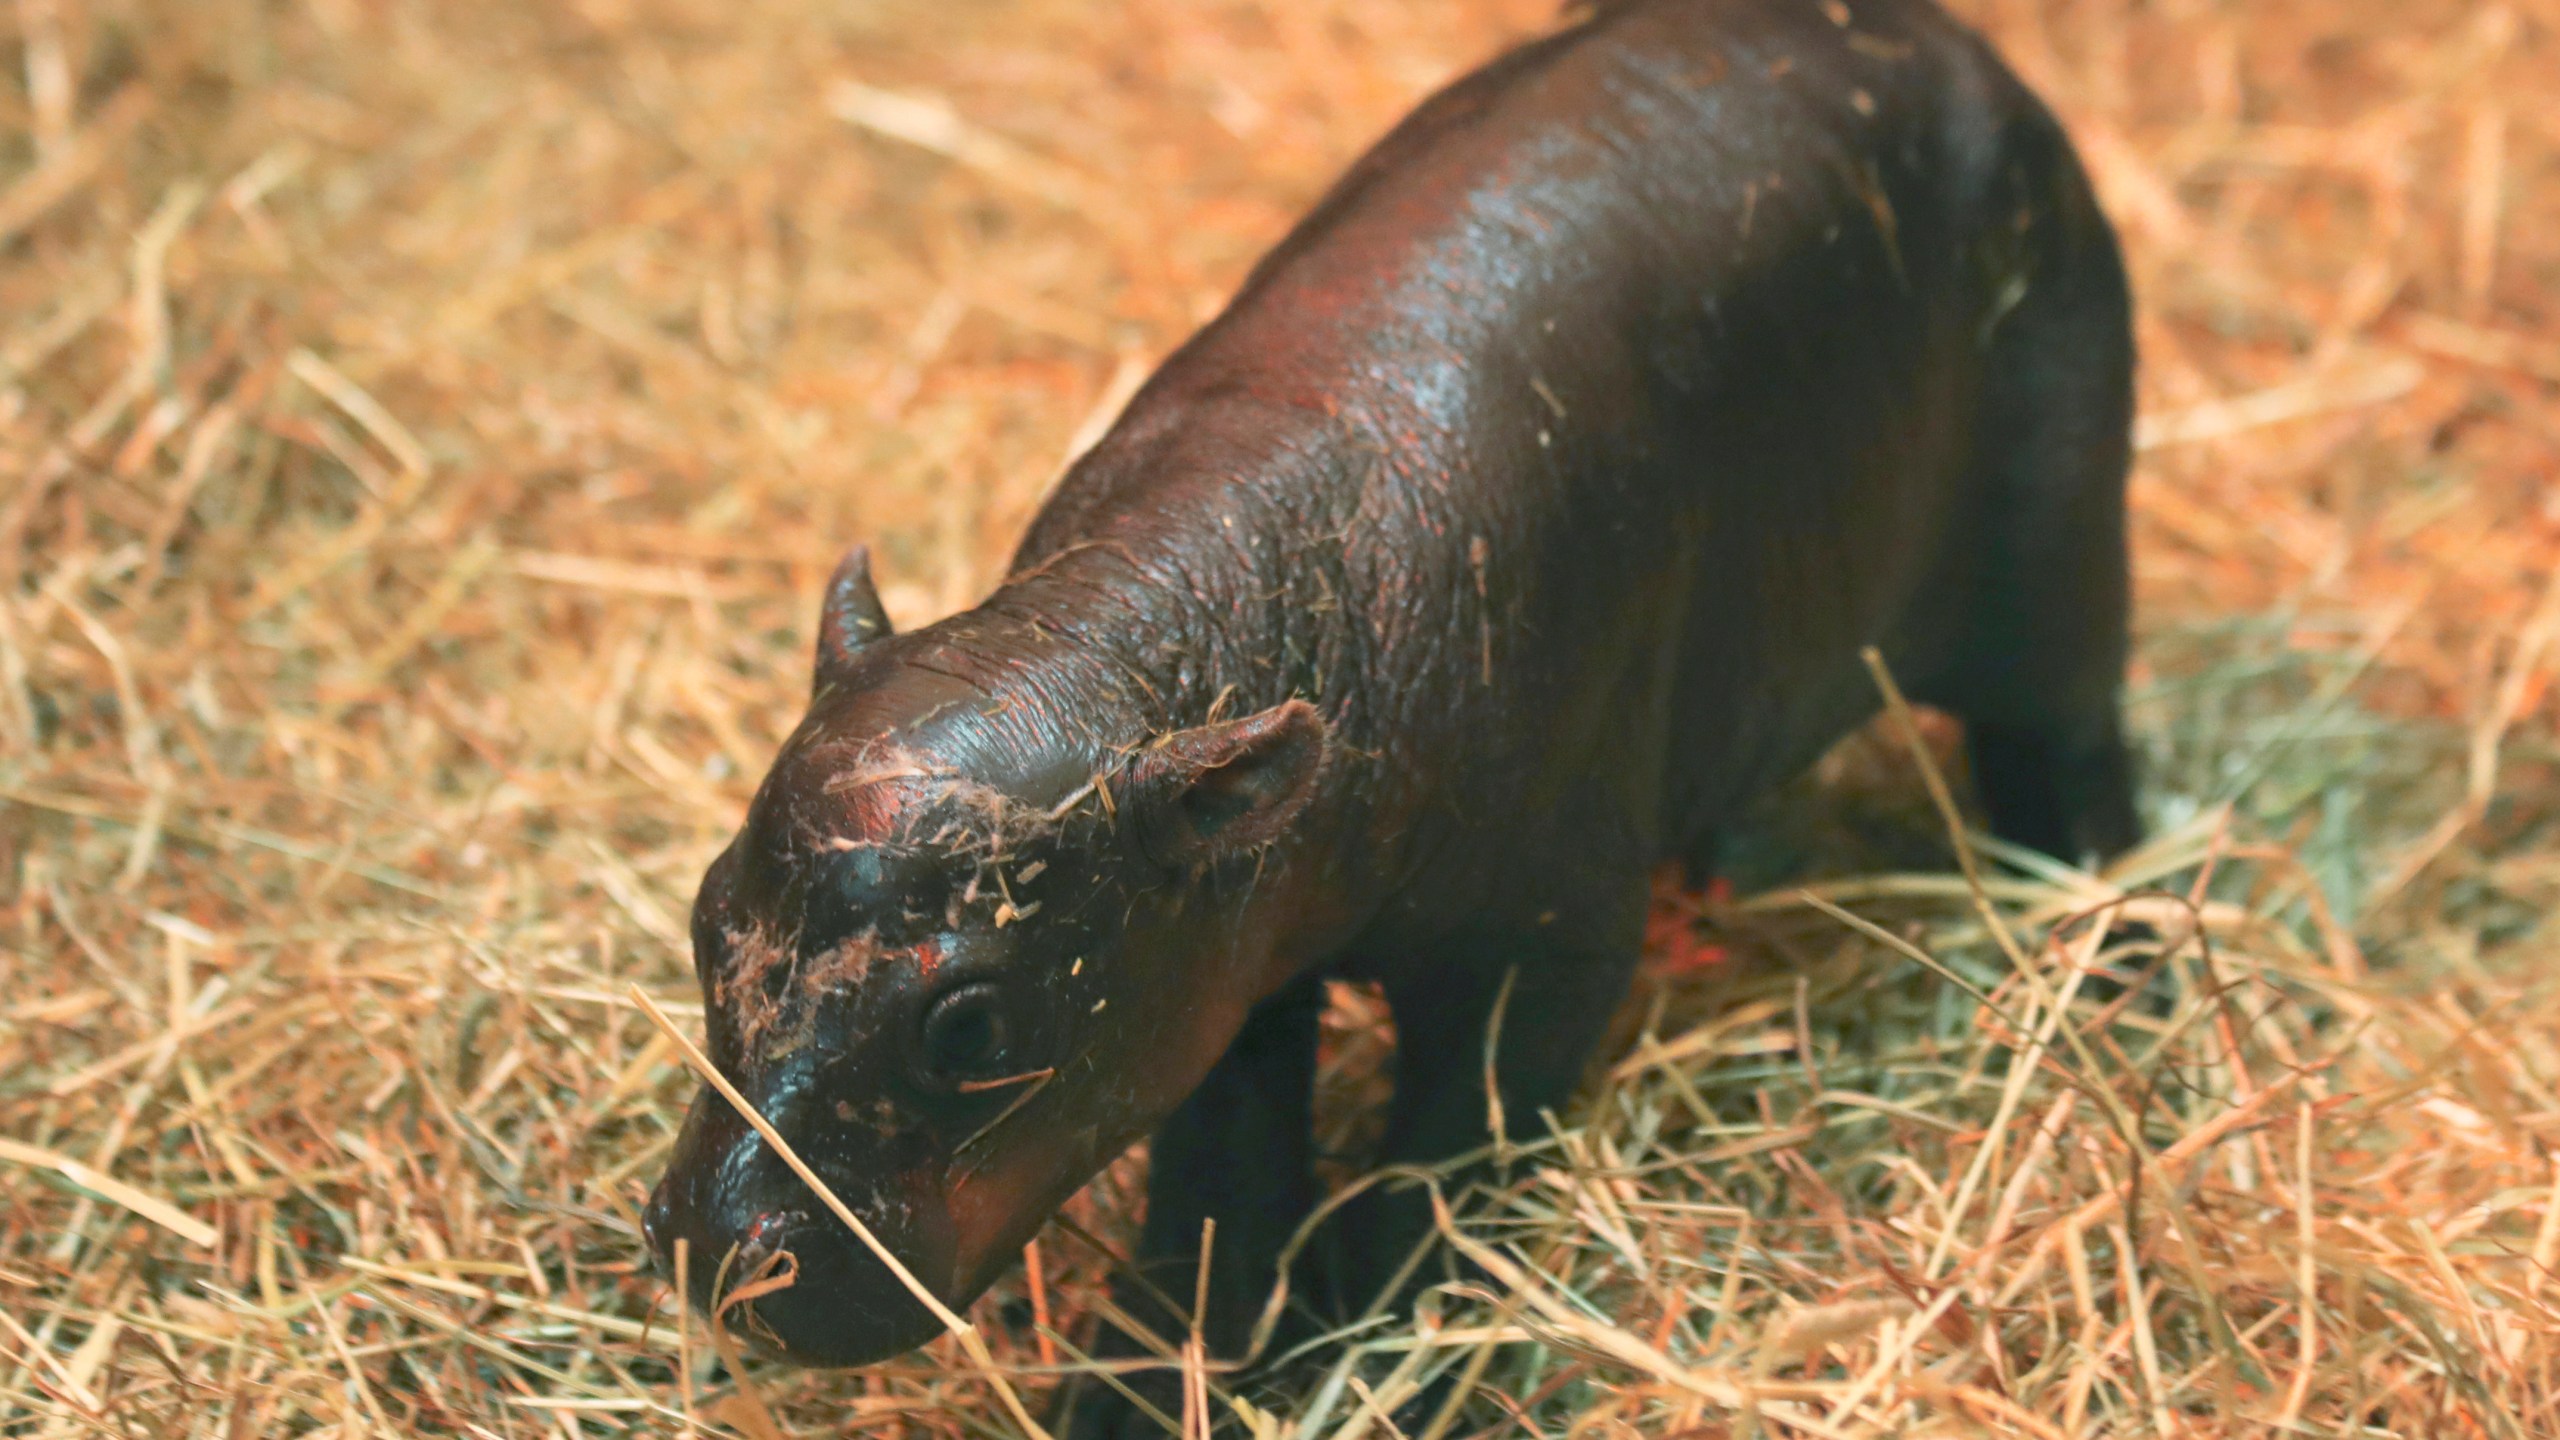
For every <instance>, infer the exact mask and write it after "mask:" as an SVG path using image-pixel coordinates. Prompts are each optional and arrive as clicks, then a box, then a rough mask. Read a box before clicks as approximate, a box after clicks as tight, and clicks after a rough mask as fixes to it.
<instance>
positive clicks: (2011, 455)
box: [1927, 173, 2140, 863]
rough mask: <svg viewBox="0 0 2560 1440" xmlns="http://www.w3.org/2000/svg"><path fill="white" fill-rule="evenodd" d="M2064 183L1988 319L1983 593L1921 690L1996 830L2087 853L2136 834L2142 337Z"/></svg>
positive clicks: (2100, 855)
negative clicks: (2126, 688) (2020, 286)
mask: <svg viewBox="0 0 2560 1440" xmlns="http://www.w3.org/2000/svg"><path fill="white" fill-rule="evenodd" d="M2064 188H2065V190H2066V192H2067V193H2068V194H2069V195H2070V196H2071V197H2072V199H2068V200H2066V201H2064V202H2063V203H2061V204H2059V205H2054V204H2051V203H2048V205H2047V207H2046V213H2045V214H2044V215H2043V216H2042V217H2041V218H2042V220H2043V222H2044V224H2043V229H2042V233H2041V235H2040V236H2038V237H2037V238H2038V239H2040V240H2041V242H2042V244H2041V246H2040V247H2039V248H2040V249H2041V250H2042V252H2043V253H2042V254H2041V255H2040V256H2039V257H2038V261H2037V263H2036V265H2035V267H2034V280H2033V283H2032V284H2031V286H2030V289H2029V291H2028V293H2027V295H2026V296H2025V298H2024V299H2023V300H2021V301H2020V303H2019V304H2018V305H2017V307H2016V308H2015V309H2014V310H2012V311H2011V312H2010V313H2009V314H2008V315H2006V316H2005V317H2003V318H2002V319H2001V321H2000V322H1999V325H1998V328H1997V329H1996V330H1995V331H1994V332H1993V336H1992V340H1991V354H1990V356H1989V357H1987V359H1988V366H1987V379H1986V381H1985V389H1984V395H1983V400H1982V405H1983V408H1982V411H1981V418H1980V421H1979V429H1978V432H1977V443H1976V454H1977V455H1978V456H1979V457H1980V458H1979V460H1978V462H1977V463H1978V464H1979V465H1981V466H1982V467H1983V473H1981V474H1979V475H1977V477H1976V479H1977V482H1978V483H1979V484H1980V486H1981V489H1980V490H1979V491H1978V492H1977V493H1979V494H1980V495H1981V496H1982V510H1981V511H1980V514H1981V515H1982V517H1983V522H1984V523H1983V524H1982V526H1981V535H1980V538H1979V541H1978V543H1979V544H1980V545H1981V546H1982V552H1981V554H1980V555H1979V557H1978V562H1979V566H1980V568H1979V569H1978V570H1977V571H1976V574H1977V576H1978V584H1977V587H1976V590H1975V593H1976V595H1977V596H1978V597H1979V599H1978V607H1977V609H1976V610H1975V611H1974V614H1973V616H1972V617H1971V623H1970V625H1969V626H1968V627H1967V633H1966V634H1965V636H1964V638H1963V640H1962V641H1961V642H1960V644H1959V646H1958V653H1957V657H1956V662H1955V664H1953V665H1952V666H1950V667H1949V668H1948V671H1947V673H1946V674H1945V675H1944V676H1943V677H1942V679H1941V681H1940V683H1939V684H1937V685H1934V686H1931V687H1929V688H1930V689H1931V690H1932V691H1934V692H1935V693H1932V694H1930V695H1928V696H1927V698H1929V699H1931V700H1932V701H1934V702H1935V703H1937V704H1938V705H1939V706H1940V707H1941V708H1944V709H1947V710H1951V711H1953V712H1955V714H1956V715H1958V716H1959V717H1960V718H1961V719H1962V720H1964V722H1965V727H1966V735H1967V750H1968V753H1969V758H1970V759H1971V761H1972V767H1973V773H1974V779H1975V785H1976V789H1977V791H1978V792H1979V793H1980V795H1981V797H1982V802H1983V806H1984V808H1985V809H1986V810H1987V811H1988V812H1989V815H1990V820H1991V825H1992V829H1993V830H1994V831H1995V832H1996V833H1998V834H1999V835H2000V836H2001V837H2002V838H2004V839H2007V840H2010V841H2013V842H2015V843H2018V844H2021V845H2026V846H2029V847H2032V848H2034V849H2037V850H2041V851H2043V852H2045V853H2046V854H2049V855H2053V856H2056V857H2057V858H2060V859H2064V860H2069V861H2072V862H2074V863H2085V862H2087V861H2089V860H2092V859H2105V858H2107V857H2110V856H2112V855H2115V854H2117V853H2118V852H2120V851H2123V850H2125V849H2127V848H2129V847H2130V846H2132V844H2133V843H2134V842H2135V841H2136V840H2137V839H2138V838H2139V837H2140V822H2139V820H2138V819H2137V818H2136V815H2135V811H2134V803H2133V772H2132V765H2131V763H2130V760H2129V758H2128V756H2127V753H2126V749H2125V742H2124V733H2123V726H2122V720H2121V716H2120V703H2121V696H2122V691H2123V685H2124V668H2125V660H2126V656H2127V652H2128V650H2129V648H2130V647H2129V640H2128V630H2127V622H2128V613H2129V610H2130V585H2129V578H2128V574H2127V562H2126V553H2125V477H2126V473H2127V471H2128V469H2129V468H2130V465H2131V460H2132V422H2133V340H2132V333H2131V319H2130V315H2129V312H2128V300H2127V292H2126V285H2125V278H2124V271H2123V267H2122V263H2121V261H2120V259H2119V258H2118V255H2117V252H2116V249H2115V246H2114V243H2113V241H2112V240H2111V239H2110V238H2109V236H2108V235H2107V234H2106V232H2105V230H2104V228H2103V226H2102V224H2101V223H2100V222H2098V221H2097V220H2096V219H2095V212H2094V209H2093V208H2092V207H2090V206H2089V205H2088V203H2087V202H2086V199H2085V192H2083V191H2081V190H2080V188H2079V186H2078V182H2077V176H2076V173H2075V174H2074V175H2073V176H2072V177H2071V184H2069V185H2067V186H2066V187H2064ZM2074 200H2076V201H2077V202H2078V203H2073V201H2074Z"/></svg>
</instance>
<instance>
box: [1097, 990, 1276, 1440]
mask: <svg viewBox="0 0 2560 1440" xmlns="http://www.w3.org/2000/svg"><path fill="white" fill-rule="evenodd" d="M1323 1002H1324V987H1323V985H1322V984H1321V983H1320V982H1318V981H1317V980H1315V979H1314V978H1312V977H1310V978H1308V979H1306V980H1302V981H1300V982H1298V983H1296V984H1293V985H1291V986H1290V987H1289V988H1288V989H1286V990H1283V991H1282V992H1280V993H1279V994H1278V995H1275V996H1273V997H1272V998H1271V999H1269V1000H1266V1001H1264V1002H1263V1003H1262V1004H1261V1005H1259V1006H1257V1007H1255V1009H1254V1011H1253V1014H1252V1015H1251V1017H1249V1018H1248V1019H1247V1020H1246V1022H1245V1027H1244V1029H1243V1030H1242V1031H1241V1032H1239V1033H1238V1034H1237V1036H1236V1038H1235V1040H1234V1041H1233V1042H1232V1043H1230V1044H1229V1045H1228V1047H1227V1052H1226V1054H1225V1055H1224V1056H1223V1057H1221V1058H1220V1059H1219V1061H1218V1064H1217V1066H1216V1068H1214V1069H1212V1070H1211V1071H1210V1072H1209V1076H1208V1078H1207V1079H1206V1080H1203V1081H1202V1082H1201V1083H1200V1088H1199V1089H1197V1090H1195V1091H1193V1092H1192V1094H1191V1097H1190V1098H1189V1099H1188V1100H1186V1101H1184V1102H1183V1105H1182V1108H1181V1109H1179V1110H1177V1111H1175V1112H1174V1113H1173V1116H1172V1118H1170V1119H1168V1120H1167V1121H1165V1123H1164V1124H1163V1126H1162V1127H1160V1128H1159V1129H1158V1130H1157V1131H1156V1133H1155V1138H1154V1140H1153V1141H1152V1142H1151V1143H1150V1145H1149V1147H1148V1160H1147V1164H1148V1171H1147V1218H1146V1227H1145V1229H1144V1231H1143V1232H1142V1234H1141V1236H1140V1238H1139V1242H1138V1253H1137V1256H1136V1260H1135V1264H1134V1266H1133V1267H1132V1268H1133V1272H1134V1273H1130V1274H1124V1275H1122V1276H1119V1277H1117V1278H1116V1279H1115V1280H1114V1282H1113V1285H1112V1295H1111V1298H1112V1302H1113V1304H1114V1305H1116V1306H1117V1307H1118V1308H1119V1309H1120V1311H1121V1312H1122V1313H1124V1314H1126V1315H1127V1316H1129V1317H1130V1318H1131V1319H1132V1320H1133V1321H1135V1322H1137V1323H1138V1324H1139V1325H1141V1326H1144V1327H1145V1328H1146V1330H1147V1331H1148V1332H1149V1335H1147V1336H1134V1335H1131V1334H1129V1333H1127V1332H1126V1331H1125V1330H1123V1329H1122V1328H1121V1327H1119V1326H1116V1325H1112V1324H1109V1323H1107V1322H1106V1323H1105V1324H1104V1325H1103V1326H1102V1327H1101V1330H1100V1333H1099V1334H1098V1335H1097V1337H1096V1339H1095V1342H1094V1353H1095V1354H1096V1356H1097V1357H1100V1358H1104V1359H1134V1358H1141V1357H1156V1358H1162V1357H1164V1356H1165V1355H1166V1353H1167V1351H1168V1350H1178V1349H1179V1348H1180V1346H1181V1345H1182V1344H1183V1343H1184V1342H1185V1341H1187V1340H1188V1339H1189V1338H1190V1335H1191V1326H1192V1316H1191V1307H1192V1301H1193V1297H1194V1296H1195V1295H1196V1294H1197V1293H1198V1289H1199V1282H1200V1245H1201V1238H1202V1234H1203V1232H1204V1230H1206V1229H1207V1228H1208V1226H1207V1223H1206V1222H1210V1221H1215V1222H1216V1227H1215V1231H1214V1238H1213V1239H1212V1240H1211V1242H1210V1247H1209V1274H1208V1282H1209V1283H1208V1306H1207V1308H1206V1309H1205V1310H1204V1311H1203V1312H1202V1313H1201V1315H1200V1316H1199V1324H1200V1334H1201V1339H1202V1340H1203V1341H1204V1342H1205V1344H1206V1346H1207V1348H1208V1352H1209V1354H1210V1356H1211V1357H1212V1358H1213V1359H1232V1358H1235V1357H1237V1356H1240V1355H1241V1354H1242V1353H1243V1352H1244V1349H1245V1347H1246V1345H1247V1344H1248V1343H1249V1342H1250V1340H1251V1338H1252V1332H1253V1326H1254V1322H1255V1321H1256V1320H1257V1319H1258V1318H1260V1316H1261V1313H1262V1307H1263V1304H1264V1302H1265V1301H1266V1299H1267V1298H1268V1297H1269V1295H1270V1293H1271V1288H1272V1284H1273V1281H1274V1280H1275V1278H1276V1277H1277V1274H1278V1266H1279V1258H1280V1254H1281V1252H1282V1250H1284V1249H1285V1248H1286V1247H1287V1245H1288V1243H1289V1240H1290V1238H1291V1237H1292V1236H1293V1235H1294V1234H1296V1232H1297V1228H1298V1226H1299V1224H1300V1222H1302V1221H1303V1220H1305V1219H1306V1217H1307V1214H1308V1212H1309V1211H1310V1210H1311V1209H1312V1208H1314V1205H1315V1173H1314V1169H1313V1148H1314V1114H1313V1105H1314V1087H1315V1056H1316V1024H1317V1019H1318V1016H1319V1014H1320V1013H1321V1011H1322V1008H1323ZM1150 1340H1153V1341H1156V1342H1161V1346H1162V1347H1163V1348H1159V1345H1158V1344H1152V1343H1149V1342H1150ZM1124 1382H1125V1383H1126V1384H1127V1385H1128V1387H1129V1389H1130V1390H1132V1391H1134V1392H1136V1394H1137V1395H1138V1396H1139V1397H1140V1398H1141V1399H1143V1400H1144V1401H1145V1402H1146V1403H1147V1404H1149V1405H1152V1406H1154V1407H1155V1408H1156V1409H1157V1410H1158V1411H1160V1412H1162V1413H1163V1414H1164V1415H1166V1416H1167V1417H1169V1418H1171V1419H1173V1420H1175V1421H1176V1422H1179V1421H1180V1420H1181V1418H1182V1385H1181V1375H1180V1374H1179V1372H1177V1371H1175V1370H1173V1369H1171V1368H1170V1367H1168V1368H1165V1369H1160V1370H1148V1371H1140V1372H1137V1373H1135V1374H1131V1375H1129V1376H1126V1377H1124ZM1057 1418H1058V1421H1059V1424H1058V1427H1057V1428H1058V1429H1059V1430H1060V1433H1062V1434H1063V1435H1064V1436H1065V1437H1067V1440H1106V1437H1120V1436H1139V1435H1148V1436H1159V1435H1162V1434H1164V1433H1165V1431H1164V1427H1163V1426H1161V1425H1159V1424H1157V1423H1156V1422H1155V1421H1154V1420H1153V1419H1152V1418H1150V1417H1149V1416H1148V1415H1147V1414H1146V1413H1145V1411H1144V1410H1142V1409H1140V1408H1139V1407H1138V1406H1137V1405H1135V1404H1133V1403H1131V1401H1130V1399H1129V1397H1128V1396H1126V1395H1123V1394H1121V1393H1120V1392H1119V1391H1117V1390H1115V1389H1112V1388H1111V1387H1110V1386H1109V1385H1107V1384H1105V1383H1103V1382H1101V1381H1099V1380H1095V1379H1090V1378H1088V1379H1084V1380H1081V1381H1078V1382H1075V1383H1074V1384H1072V1385H1071V1386H1070V1387H1069V1388H1068V1390H1067V1391H1066V1392H1065V1393H1064V1394H1063V1395H1062V1396H1061V1400H1060V1413H1059V1415H1058V1417H1057ZM1212 1418H1215V1417H1212Z"/></svg>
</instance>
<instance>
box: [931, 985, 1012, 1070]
mask: <svg viewBox="0 0 2560 1440" xmlns="http://www.w3.org/2000/svg"><path fill="white" fill-rule="evenodd" d="M1012 1048H1013V1027H1012V1025H1011V1023H1010V1022H1009V1021H1008V1020H1007V1019H1006V1018H1005V1011H1004V998H1003V996H1001V995H1000V994H999V993H997V990H996V988H995V987H994V986H992V985H971V986H967V987H965V988H963V989H959V990H954V991H952V992H951V993H950V994H948V995H945V996H943V997H942V998H941V999H939V1000H936V1001H935V1002H933V1008H932V1009H930V1010H928V1011H926V1012H925V1016H924V1061H925V1065H926V1068H928V1069H930V1070H931V1071H932V1072H933V1073H934V1075H935V1076H936V1077H937V1078H940V1079H945V1080H970V1079H982V1078H985V1077H988V1076H992V1075H997V1074H1000V1073H1002V1071H1003V1070H1004V1067H1005V1065H1006V1063H1007V1059H1008V1052H1010V1051H1011V1049H1012Z"/></svg>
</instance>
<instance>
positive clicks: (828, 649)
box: [816, 545, 890, 690]
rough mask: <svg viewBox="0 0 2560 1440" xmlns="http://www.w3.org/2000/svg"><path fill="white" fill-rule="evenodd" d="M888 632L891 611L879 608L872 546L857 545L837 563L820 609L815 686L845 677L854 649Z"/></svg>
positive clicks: (822, 685)
mask: <svg viewBox="0 0 2560 1440" xmlns="http://www.w3.org/2000/svg"><path fill="white" fill-rule="evenodd" d="M889 632H890V625H889V612H888V611H886V610H884V609H882V608H880V592H879V590H878V589H877V588H875V587H874V586H873V585H872V583H871V547H870V546H868V545H856V546H854V547H853V548H852V549H850V550H847V551H846V552H844V559H843V560H841V561H839V562H837V564H836V573H835V575H834V577H833V578H832V579H830V580H828V581H827V598H826V601H825V603H824V604H823V605H821V606H820V607H819V610H818V675H817V681H816V688H818V689H821V690H823V689H825V688H826V687H827V684H828V682H830V681H833V680H837V679H841V678H843V675H844V671H845V668H846V667H847V666H849V665H851V664H852V663H853V655H854V652H855V651H857V650H860V649H861V648H862V647H863V646H865V645H868V644H870V643H871V642H872V641H874V640H877V639H879V638H880V637H881V636H883V635H886V634H888V633H889Z"/></svg>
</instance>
